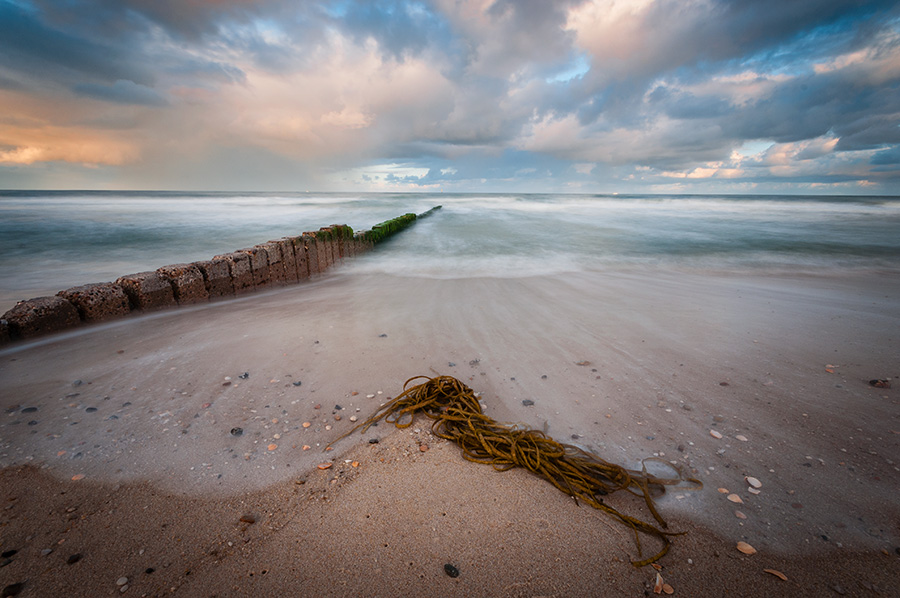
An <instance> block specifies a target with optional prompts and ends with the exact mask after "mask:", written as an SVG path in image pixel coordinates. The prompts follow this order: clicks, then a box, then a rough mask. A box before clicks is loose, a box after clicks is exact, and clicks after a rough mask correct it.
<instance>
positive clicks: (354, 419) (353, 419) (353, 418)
mask: <svg viewBox="0 0 900 598" xmlns="http://www.w3.org/2000/svg"><path fill="white" fill-rule="evenodd" d="M358 419H359V418H358V417H356V416H355V415H351V416H350V421H352V422H355V421H356V420H358Z"/></svg>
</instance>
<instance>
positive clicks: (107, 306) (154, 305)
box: [0, 206, 441, 345]
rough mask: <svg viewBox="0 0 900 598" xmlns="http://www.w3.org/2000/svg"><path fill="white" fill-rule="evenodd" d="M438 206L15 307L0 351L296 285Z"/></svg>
mask: <svg viewBox="0 0 900 598" xmlns="http://www.w3.org/2000/svg"><path fill="white" fill-rule="evenodd" d="M440 208H441V206H436V207H434V208H432V209H430V210H428V211H427V212H424V213H422V214H419V215H416V214H411V213H410V214H403V215H402V216H398V217H396V218H392V219H391V220H386V221H384V222H381V223H379V224H376V225H375V226H373V227H372V228H371V229H369V230H366V231H359V232H354V231H353V229H352V228H351V227H349V226H347V225H345V224H334V225H331V226H327V227H322V228H320V229H319V230H317V231H310V232H304V233H302V234H300V235H298V236H295V237H282V238H280V239H277V240H274V241H268V242H266V243H261V244H259V245H254V246H253V247H250V248H247V249H239V250H237V251H233V252H231V253H225V254H221V255H216V256H213V257H212V258H210V259H208V260H203V261H199V262H192V263H185V264H172V265H169V266H163V267H161V268H157V269H156V270H151V271H147V272H138V273H136V274H127V275H125V276H120V277H119V278H118V279H117V280H116V281H115V282H98V283H92V284H86V285H82V286H77V287H72V288H70V289H66V290H64V291H60V292H59V293H57V294H56V295H53V296H48V297H35V298H33V299H28V300H27V301H20V302H18V303H17V304H16V305H15V306H14V307H13V308H12V309H10V310H9V311H7V312H6V313H5V314H3V316H2V317H0V345H3V344H6V343H10V342H14V341H17V340H27V339H30V338H34V337H38V336H43V335H46V334H52V333H55V332H62V331H64V330H68V329H70V328H73V327H75V326H80V325H84V324H91V323H96V322H107V321H110V320H115V319H119V318H124V317H127V316H129V315H131V314H138V313H147V312H151V311H157V310H162V309H168V308H173V307H178V306H180V305H196V304H198V303H207V302H209V301H217V300H222V299H227V298H229V297H236V296H241V295H245V294H247V293H253V292H256V291H260V290H266V289H271V288H275V287H280V286H285V285H291V284H297V283H300V282H303V281H305V280H308V279H310V278H313V277H316V276H318V275H320V274H323V273H324V272H326V271H327V270H328V269H329V268H331V267H332V266H334V265H335V264H338V263H340V262H341V261H343V260H345V259H348V258H352V257H354V256H356V255H360V254H363V253H366V252H368V251H370V250H372V249H373V248H375V246H376V245H378V244H379V243H382V242H384V241H386V240H387V239H389V238H391V237H392V236H393V235H395V234H397V233H399V232H400V231H402V230H403V229H405V228H407V227H409V226H410V225H411V224H413V223H414V222H415V221H416V220H417V219H420V218H423V217H425V216H428V215H430V214H432V213H433V212H434V211H435V210H438V209H440Z"/></svg>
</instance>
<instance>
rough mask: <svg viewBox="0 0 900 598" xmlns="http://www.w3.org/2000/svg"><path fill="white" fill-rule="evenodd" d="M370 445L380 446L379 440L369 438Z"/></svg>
mask: <svg viewBox="0 0 900 598" xmlns="http://www.w3.org/2000/svg"><path fill="white" fill-rule="evenodd" d="M369 444H378V439H377V438H369Z"/></svg>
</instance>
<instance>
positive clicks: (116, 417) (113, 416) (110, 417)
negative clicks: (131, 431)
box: [106, 414, 119, 419]
mask: <svg viewBox="0 0 900 598" xmlns="http://www.w3.org/2000/svg"><path fill="white" fill-rule="evenodd" d="M106 419H119V416H118V415H115V414H113V415H110V416H109V417H107V418H106Z"/></svg>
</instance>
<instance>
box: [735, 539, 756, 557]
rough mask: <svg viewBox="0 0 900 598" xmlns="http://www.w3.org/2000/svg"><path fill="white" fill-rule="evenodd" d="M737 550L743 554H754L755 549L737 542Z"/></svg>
mask: <svg viewBox="0 0 900 598" xmlns="http://www.w3.org/2000/svg"><path fill="white" fill-rule="evenodd" d="M737 549H738V550H740V551H741V552H743V553H744V554H748V555H749V554H756V549H755V548H753V547H752V546H750V545H749V544H747V543H746V542H738V543H737Z"/></svg>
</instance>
